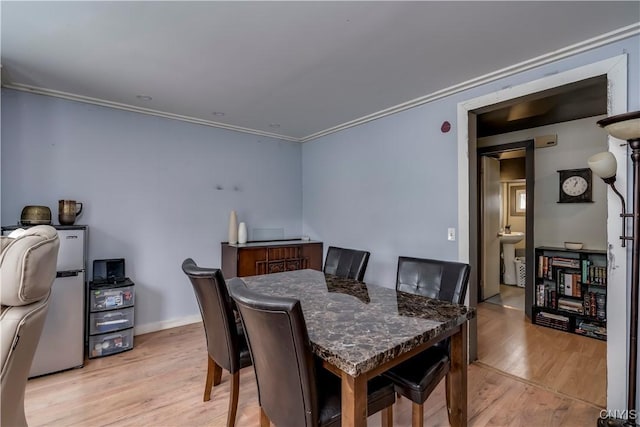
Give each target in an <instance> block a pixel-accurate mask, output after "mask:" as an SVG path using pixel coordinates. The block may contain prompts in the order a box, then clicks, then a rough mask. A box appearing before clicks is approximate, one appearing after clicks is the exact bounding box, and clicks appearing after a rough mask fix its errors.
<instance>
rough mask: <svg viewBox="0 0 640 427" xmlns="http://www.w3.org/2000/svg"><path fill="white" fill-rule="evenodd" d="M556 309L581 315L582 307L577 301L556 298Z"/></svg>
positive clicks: (580, 302)
mask: <svg viewBox="0 0 640 427" xmlns="http://www.w3.org/2000/svg"><path fill="white" fill-rule="evenodd" d="M558 309H559V310H566V311H571V312H573V313H578V314H583V313H584V307H583V305H582V301H577V300H573V299H568V298H558Z"/></svg>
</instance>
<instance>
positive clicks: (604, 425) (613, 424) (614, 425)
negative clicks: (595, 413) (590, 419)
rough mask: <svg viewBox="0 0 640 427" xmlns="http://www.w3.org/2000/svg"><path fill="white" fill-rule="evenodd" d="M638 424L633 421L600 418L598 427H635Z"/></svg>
mask: <svg viewBox="0 0 640 427" xmlns="http://www.w3.org/2000/svg"><path fill="white" fill-rule="evenodd" d="M635 426H636V424H635V423H634V422H633V421H632V420H623V419H620V418H598V427H635Z"/></svg>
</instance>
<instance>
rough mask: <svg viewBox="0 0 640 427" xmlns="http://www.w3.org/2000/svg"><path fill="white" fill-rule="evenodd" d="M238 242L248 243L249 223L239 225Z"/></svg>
mask: <svg viewBox="0 0 640 427" xmlns="http://www.w3.org/2000/svg"><path fill="white" fill-rule="evenodd" d="M238 243H242V244H244V243H247V224H245V223H244V222H241V223H240V225H239V226H238Z"/></svg>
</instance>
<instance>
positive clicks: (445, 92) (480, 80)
mask: <svg viewBox="0 0 640 427" xmlns="http://www.w3.org/2000/svg"><path fill="white" fill-rule="evenodd" d="M637 34H640V22H636V23H635V24H632V25H628V26H626V27H622V28H619V29H617V30H614V31H611V32H608V33H605V34H602V35H599V36H596V37H593V38H591V39H587V40H584V41H582V42H579V43H576V44H573V45H571V46H567V47H564V48H562V49H558V50H555V51H553V52H550V53H547V54H544V55H540V56H538V57H535V58H532V59H529V60H526V61H523V62H520V63H518V64H515V65H511V66H509V67H505V68H502V69H500V70H496V71H493V72H491V73H488V74H484V75H482V76H479V77H475V78H473V79H470V80H467V81H465V82H462V83H458V84H456V85H453V86H449V87H448V88H445V89H442V90H439V91H436V92H433V93H430V94H427V95H424V96H421V97H419V98H415V99H412V100H410V101H407V102H404V103H401V104H398V105H395V106H393V107H389V108H387V109H384V110H381V111H378V112H375V113H372V114H369V115H366V116H363V117H360V118H357V119H354V120H351V121H348V122H345V123H342V124H340V125H337V126H333V127H330V128H327V129H325V130H322V131H319V132H316V133H312V134H310V135H307V136H305V137H302V138H297V137H293V136H288V135H281V134H276V133H271V132H264V131H260V130H256V129H250V128H245V127H241V126H234V125H229V124H225V123H219V122H215V121H212V120H205V119H199V118H196V117H190V116H183V115H180V114H174V113H168V112H165V111H159V110H153V109H150V108H143V107H137V106H134V105H128V104H122V103H118V102H113V101H107V100H105V99H99V98H92V97H88V96H83V95H77V94H73V93H68V92H62V91H58V90H53V89H47V88H42V87H36V86H31V85H26V84H21V83H10V82H7V83H5V82H3V83H2V86H3V87H6V88H9V89H14V90H19V91H24V92H31V93H36V94H39V95H46V96H53V97H57V98H63V99H68V100H72V101H78V102H84V103H87V104H94V105H100V106H103V107H109V108H116V109H119V110H125V111H131V112H135V113H141V114H147V115H151V116H158V117H164V118H167V119H173V120H180V121H183V122H188V123H195V124H199V125H203V126H210V127H215V128H220V129H226V130H231V131H235V132H242V133H248V134H252V135H257V136H265V137H269V138H276V139H281V140H285V141H291V142H300V143H304V142H308V141H312V140H314V139H317V138H320V137H323V136H326V135H329V134H332V133H336V132H339V131H342V130H345V129H349V128H352V127H355V126H359V125H361V124H364V123H368V122H371V121H373V120H378V119H381V118H383V117H386V116H390V115H392V114H396V113H399V112H401V111H405V110H408V109H410V108H414V107H417V106H420V105H423V104H426V103H429V102H432V101H436V100H438V99H442V98H446V97H448V96H451V95H454V94H456V93H459V92H462V91H465V90H468V89H472V88H474V87H477V86H481V85H483V84H486V83H490V82H493V81H496V80H498V79H502V78H505V77H509V76H512V75H514V74H518V73H522V72H524V71H527V70H530V69H532V68H536V67H540V66H542V65H546V64H549V63H551V62H555V61H558V60H561V59H564V58H567V57H569V56H573V55H577V54H579V53H582V52H585V51H588V50H591V49H595V48H597V47H600V46H604V45H607V44H610V43H613V42H616V41H619V40H623V39H626V38H629V37H633V36H635V35H637Z"/></svg>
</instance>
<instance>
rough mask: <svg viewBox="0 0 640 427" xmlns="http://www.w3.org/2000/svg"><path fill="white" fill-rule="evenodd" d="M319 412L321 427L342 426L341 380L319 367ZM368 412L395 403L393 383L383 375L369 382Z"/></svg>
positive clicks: (371, 412)
mask: <svg viewBox="0 0 640 427" xmlns="http://www.w3.org/2000/svg"><path fill="white" fill-rule="evenodd" d="M317 374H318V376H317V382H318V384H317V385H318V412H319V414H320V420H319V422H318V425H319V426H321V427H335V426H340V423H341V421H342V417H341V412H340V411H341V405H342V400H341V396H342V394H341V381H340V378H338V377H337V376H335V375H333V374H332V373H330V372H328V371H327V370H325V369H318V373H317ZM367 393H368V402H367V413H368V414H375V413H376V412H378V411H381V410H382V409H384V408H386V407H387V406H391V405H393V403H394V402H395V401H396V395H395V393H394V389H393V384H392V383H391V382H390V381H389V380H388V379H386V378H384V377H382V376H378V377H375V378H373V379H371V380H370V381H369V382H368V383H367Z"/></svg>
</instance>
